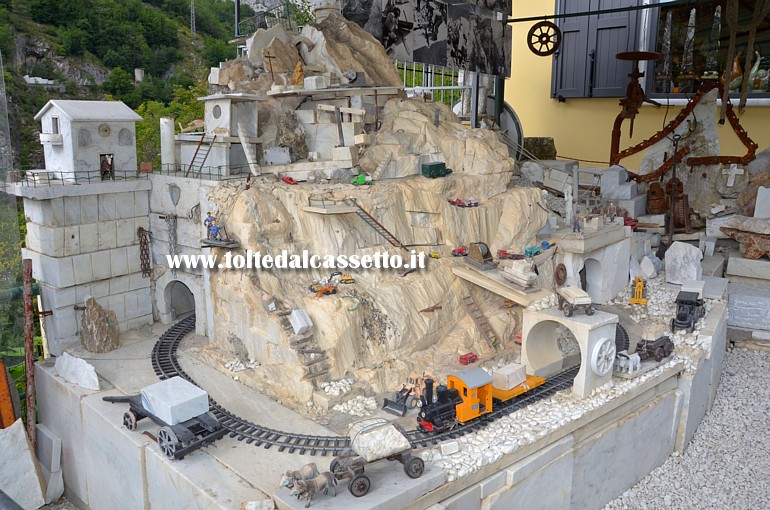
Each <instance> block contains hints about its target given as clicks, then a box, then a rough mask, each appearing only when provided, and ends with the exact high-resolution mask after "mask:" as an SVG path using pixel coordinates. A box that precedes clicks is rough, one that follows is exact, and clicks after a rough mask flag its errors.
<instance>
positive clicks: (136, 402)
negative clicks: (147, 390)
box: [103, 395, 227, 460]
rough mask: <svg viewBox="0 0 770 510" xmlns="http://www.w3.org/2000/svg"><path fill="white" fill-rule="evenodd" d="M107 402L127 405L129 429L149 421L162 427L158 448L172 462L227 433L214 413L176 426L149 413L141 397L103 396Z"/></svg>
mask: <svg viewBox="0 0 770 510" xmlns="http://www.w3.org/2000/svg"><path fill="white" fill-rule="evenodd" d="M103 400H104V401H106V402H112V403H113V404H114V403H118V402H120V403H122V402H126V403H128V411H126V412H125V413H124V414H123V425H124V426H125V427H126V428H127V429H128V430H136V424H137V422H139V421H141V420H143V419H144V418H150V419H151V420H152V421H153V422H155V423H157V424H158V425H160V430H159V431H158V447H160V451H161V452H163V455H165V456H166V457H168V458H169V459H175V460H182V459H183V458H184V457H185V455H187V454H188V453H191V452H193V451H195V450H197V449H198V448H201V447H202V446H206V445H208V444H210V443H213V442H214V441H216V440H217V439H219V438H221V437H223V436H224V435H225V434H226V433H227V429H226V428H224V427H222V425H221V424H220V423H219V420H218V419H217V418H216V416H214V415H213V414H212V413H211V412H207V413H204V414H201V415H198V416H196V417H194V418H191V419H189V420H187V421H183V422H181V423H178V424H177V425H169V424H167V423H166V422H164V421H163V420H161V419H160V418H158V417H157V416H156V415H154V414H153V413H151V412H150V411H148V410H147V409H146V408H145V407H144V405H143V404H142V396H141V395H126V396H118V397H103Z"/></svg>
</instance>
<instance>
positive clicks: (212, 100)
mask: <svg viewBox="0 0 770 510" xmlns="http://www.w3.org/2000/svg"><path fill="white" fill-rule="evenodd" d="M259 99H260V98H259V96H255V95H252V94H240V93H239V94H215V95H212V96H206V97H202V98H199V101H202V102H203V103H204V105H205V117H204V122H205V124H204V125H205V128H204V129H205V131H204V132H202V133H200V132H196V133H182V134H180V135H176V137H175V139H176V142H177V146H178V150H179V152H178V154H177V157H178V158H179V159H178V161H171V160H170V157H166V158H163V161H162V163H163V166H164V168H166V167H167V166H169V165H170V164H171V165H172V166H174V167H177V166H178V168H180V169H182V170H184V171H185V172H187V171H188V170H189V171H190V172H191V173H193V174H197V173H201V172H202V173H206V174H212V173H215V174H217V175H220V176H226V175H231V174H238V173H247V172H248V171H249V155H252V154H253V155H255V154H256V151H257V146H256V144H257V143H258V140H257V121H258V110H257V104H256V101H257V100H259ZM169 141H170V140H168V139H164V140H163V143H164V145H165V144H168V142H169ZM244 146H246V147H245V148H244ZM246 151H250V154H249V155H247V154H246ZM169 156H170V155H169ZM175 169H176V168H175Z"/></svg>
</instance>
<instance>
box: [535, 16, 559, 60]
mask: <svg viewBox="0 0 770 510" xmlns="http://www.w3.org/2000/svg"><path fill="white" fill-rule="evenodd" d="M527 46H529V49H530V51H531V52H532V53H534V54H535V55H537V56H539V57H547V56H549V55H553V54H554V53H556V50H558V49H559V46H561V30H559V27H557V26H556V25H555V24H554V23H551V22H550V21H540V22H538V23H535V24H534V25H532V28H530V29H529V33H527Z"/></svg>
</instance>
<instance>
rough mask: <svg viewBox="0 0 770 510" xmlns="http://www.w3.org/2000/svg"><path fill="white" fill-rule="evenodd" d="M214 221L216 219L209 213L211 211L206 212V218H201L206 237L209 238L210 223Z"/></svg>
mask: <svg viewBox="0 0 770 510" xmlns="http://www.w3.org/2000/svg"><path fill="white" fill-rule="evenodd" d="M216 221H217V219H216V218H215V217H214V216H212V215H211V212H207V213H206V219H205V220H203V226H204V227H206V238H208V239H211V224H212V223H214V222H216Z"/></svg>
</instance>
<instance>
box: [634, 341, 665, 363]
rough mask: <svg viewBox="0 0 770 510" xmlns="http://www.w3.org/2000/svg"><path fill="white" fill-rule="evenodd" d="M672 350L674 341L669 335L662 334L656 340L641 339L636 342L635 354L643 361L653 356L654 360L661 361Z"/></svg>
mask: <svg viewBox="0 0 770 510" xmlns="http://www.w3.org/2000/svg"><path fill="white" fill-rule="evenodd" d="M672 352H674V342H672V341H671V337H670V336H667V335H664V336H661V337H659V338H658V339H656V340H641V341H639V343H637V344H636V354H638V355H639V358H640V359H641V360H642V361H644V360H646V359H648V358H655V361H658V362H660V361H662V360H663V358H668V357H669V356H671V353H672Z"/></svg>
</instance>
